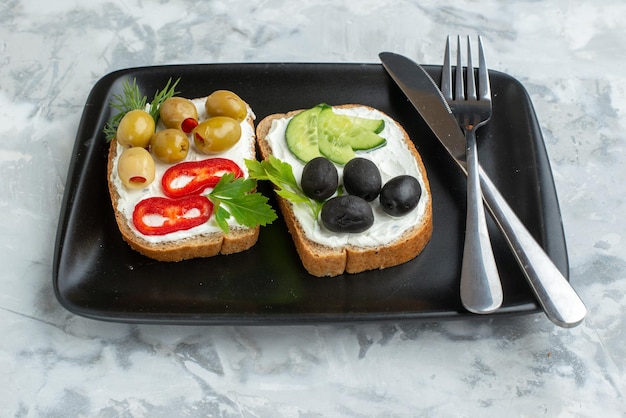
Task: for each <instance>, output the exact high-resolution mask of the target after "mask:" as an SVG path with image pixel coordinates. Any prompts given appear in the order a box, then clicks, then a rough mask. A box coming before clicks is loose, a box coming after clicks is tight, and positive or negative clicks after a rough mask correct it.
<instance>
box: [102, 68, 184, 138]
mask: <svg viewBox="0 0 626 418" xmlns="http://www.w3.org/2000/svg"><path fill="white" fill-rule="evenodd" d="M179 81H180V78H179V79H177V80H176V81H175V82H174V83H172V79H171V78H170V79H169V80H168V81H167V84H166V85H165V87H164V88H163V89H162V90H157V91H156V93H155V94H154V98H153V99H152V101H151V102H150V109H149V110H148V113H150V116H152V118H153V119H154V123H157V122H158V121H159V109H160V107H161V104H162V103H163V102H164V101H165V100H167V99H168V98H170V97H172V96H175V95H176V94H178V92H177V91H176V90H175V89H176V86H177V85H178V82H179ZM147 103H148V98H147V97H146V96H142V95H141V92H140V91H139V86H138V85H137V79H133V82H132V84H131V83H130V81H129V80H125V81H124V84H123V85H122V93H121V94H114V95H113V100H111V103H110V107H111V109H112V110H114V111H116V112H115V113H114V114H113V116H111V118H110V119H109V121H108V122H107V124H106V125H105V127H104V129H103V131H104V135H105V136H106V139H107V141H111V140H112V139H113V138H115V135H116V133H117V127H118V126H119V124H120V121H121V120H122V118H123V117H124V115H125V114H126V113H128V112H130V111H131V110H135V109H142V110H145V108H146V104H147Z"/></svg>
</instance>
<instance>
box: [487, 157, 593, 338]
mask: <svg viewBox="0 0 626 418" xmlns="http://www.w3.org/2000/svg"><path fill="white" fill-rule="evenodd" d="M479 171H480V183H481V186H482V192H483V197H484V199H485V202H486V203H487V207H488V209H489V211H490V212H491V214H492V215H493V218H494V220H495V221H496V223H497V224H498V226H499V227H500V229H501V230H502V232H503V233H504V236H505V237H506V241H507V242H508V244H509V247H511V250H512V251H513V253H514V254H515V257H516V258H517V261H518V263H519V265H520V266H521V267H522V270H523V271H524V275H525V276H526V278H527V279H528V282H529V283H530V286H531V288H532V290H533V292H534V293H535V296H536V297H537V299H538V301H539V303H540V304H541V306H542V308H543V310H544V312H545V314H546V316H547V317H548V318H549V319H550V320H551V321H552V322H554V323H555V324H556V325H559V326H561V327H564V328H571V327H575V326H576V325H578V324H579V323H580V322H581V321H582V320H583V319H584V318H585V315H586V314H587V308H586V307H585V305H584V303H583V302H582V300H581V299H580V297H579V296H578V294H577V293H576V291H575V290H574V289H573V288H572V286H571V285H570V283H569V282H568V281H567V279H566V278H565V276H563V274H562V273H561V272H560V271H559V269H558V268H557V267H556V266H555V265H554V263H553V262H552V260H551V259H550V258H549V257H548V255H547V254H546V253H545V251H544V250H543V248H541V246H540V245H539V244H538V243H537V241H535V239H534V238H533V236H532V235H531V234H530V232H528V230H527V229H526V227H525V226H524V224H523V223H522V222H521V221H520V219H519V218H518V217H517V215H516V214H515V212H513V210H512V209H511V207H510V206H509V205H508V204H507V202H506V200H505V199H504V197H502V195H501V194H500V192H499V191H498V189H497V188H496V186H495V185H494V184H493V182H492V181H491V179H490V178H489V176H488V175H487V173H485V171H484V170H483V169H482V168H479Z"/></svg>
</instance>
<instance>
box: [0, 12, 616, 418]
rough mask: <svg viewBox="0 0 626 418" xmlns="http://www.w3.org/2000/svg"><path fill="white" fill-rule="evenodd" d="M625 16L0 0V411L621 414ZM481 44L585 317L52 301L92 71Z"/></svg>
mask: <svg viewBox="0 0 626 418" xmlns="http://www.w3.org/2000/svg"><path fill="white" fill-rule="evenodd" d="M625 21H626V3H624V2H623V1H621V0H606V1H602V2H592V1H581V2H574V1H568V0H551V1H543V2H539V1H531V0H526V1H516V2H509V1H504V0H503V1H495V0H491V1H482V2H476V1H474V2H466V3H463V4H461V2H453V1H450V0H444V1H439V0H437V1H434V0H428V1H419V2H418V1H409V0H402V1H390V0H376V1H373V0H362V1H358V2H357V1H348V0H333V1H330V0H328V1H322V0H320V1H284V0H266V1H258V2H249V1H243V0H231V1H228V2H227V1H184V0H170V1H151V0H125V1H122V0H110V1H88V2H87V1H78V0H56V1H48V0H45V1H44V0H24V1H20V0H8V1H4V2H2V3H1V4H0V22H1V24H0V175H1V177H0V178H1V181H0V208H1V210H2V212H3V214H4V216H2V218H1V219H0V225H1V237H0V265H2V270H3V272H2V274H1V275H0V387H2V390H1V391H0V416H3V417H180V416H183V417H200V416H203V417H204V416H219V417H306V418H313V417H326V416H333V417H404V416H418V417H419V416H422V417H456V416H465V417H477V416H481V417H483V416H485V417H486V416H489V417H501V416H516V417H543V416H546V417H570V416H575V417H599V416H602V417H620V416H624V413H623V411H624V410H626V402H625V400H624V396H625V394H626V385H625V383H624V381H625V379H624V375H625V372H626V344H625V342H626V338H625V330H626V303H625V299H624V293H625V292H626V248H625V244H626V230H625V229H626V223H625V222H624V221H623V219H622V216H623V213H624V209H625V205H624V195H625V192H626V185H625V181H624V179H625V178H626V167H625V166H624V163H623V153H624V152H625V149H624V148H625V145H626V139H625V134H624V132H625V131H626V119H625V117H624V116H625V114H626V96H625V92H626V76H625V75H624V71H625V69H626V53H625V52H626V26H625V24H624V22H625ZM456 33H461V34H466V33H469V34H472V35H473V34H476V33H482V34H483V35H484V37H485V41H486V43H487V45H488V49H489V57H488V58H489V62H490V66H491V68H493V69H496V70H500V71H504V72H507V73H509V74H511V75H512V76H514V77H516V78H517V79H519V80H520V81H522V83H523V84H524V85H525V87H526V88H527V89H528V91H529V93H530V94H531V96H532V100H533V103H534V106H535V110H536V111H537V115H538V118H539V120H540V122H541V126H542V129H543V133H544V136H545V140H546V146H547V149H548V153H549V156H550V159H551V162H552V167H553V170H554V176H555V181H556V185H557V189H558V193H559V198H560V202H561V206H562V213H563V219H564V224H565V230H566V236H567V242H568V248H569V254H570V266H571V282H572V284H573V285H574V287H575V288H576V289H577V291H578V292H579V294H580V295H581V296H582V298H583V300H584V301H585V303H586V304H587V306H588V308H589V315H588V317H587V319H586V320H585V321H584V322H583V323H582V324H581V325H580V326H578V327H576V328H573V329H563V328H559V327H557V326H555V325H553V324H552V323H551V322H549V321H548V320H547V319H546V317H545V316H544V315H543V314H537V315H529V316H523V317H516V318H509V319H488V320H484V321H472V322H465V321H453V322H414V323H403V324H394V323H386V324H376V323H372V324H353V325H319V326H302V327H300V326H290V327H234V326H225V327H195V326H191V327H184V326H180V327H178V326H148V325H126V324H116V323H105V322H98V321H93V320H88V319H84V318H82V317H78V316H75V315H73V314H71V313H69V312H67V311H66V310H64V309H63V308H62V307H61V306H60V305H59V303H58V302H57V300H56V299H55V296H54V294H53V290H52V280H51V278H52V257H53V245H54V237H55V233H56V227H57V219H58V215H59V209H60V204H61V200H62V196H63V191H64V185H65V181H66V176H67V170H68V164H69V161H70V157H71V152H72V147H73V143H74V138H75V134H76V130H77V127H78V123H79V120H80V116H81V113H82V110H83V104H84V103H85V100H86V98H87V95H88V94H89V92H90V90H91V88H92V86H93V85H94V83H95V82H96V81H97V80H98V79H100V78H101V77H102V76H103V75H104V74H106V73H109V72H111V71H113V70H116V69H121V68H127V67H132V66H143V65H153V64H173V63H197V62H218V63H219V62H275V61H287V62H289V61H294V62H319V61H324V62H377V54H378V52H380V51H382V50H393V51H396V52H400V53H405V54H408V55H410V56H412V57H414V58H415V59H416V60H417V61H418V62H421V63H424V64H439V63H440V60H441V56H442V48H443V42H444V38H445V35H446V34H456Z"/></svg>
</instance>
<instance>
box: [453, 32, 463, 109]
mask: <svg viewBox="0 0 626 418" xmlns="http://www.w3.org/2000/svg"><path fill="white" fill-rule="evenodd" d="M455 73H456V77H455V81H456V85H455V88H454V98H455V99H456V100H463V99H465V89H464V88H463V63H462V62H461V37H460V36H457V37H456V69H455Z"/></svg>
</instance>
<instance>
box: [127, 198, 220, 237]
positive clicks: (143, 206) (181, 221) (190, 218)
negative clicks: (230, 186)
mask: <svg viewBox="0 0 626 418" xmlns="http://www.w3.org/2000/svg"><path fill="white" fill-rule="evenodd" d="M212 213H213V203H211V201H210V200H209V199H208V198H206V197H205V196H201V195H191V196H185V197H182V198H180V199H168V198H166V197H149V198H147V199H144V200H142V201H140V202H139V203H137V205H136V206H135V210H134V211H133V223H134V224H135V228H137V230H138V231H139V232H141V233H142V234H144V235H165V234H169V233H170V232H176V231H183V230H186V229H190V228H193V227H194V226H198V225H202V224H203V223H205V222H206V221H208V220H209V218H210V217H211V214H212ZM149 217H152V218H153V219H152V220H150V218H149Z"/></svg>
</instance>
